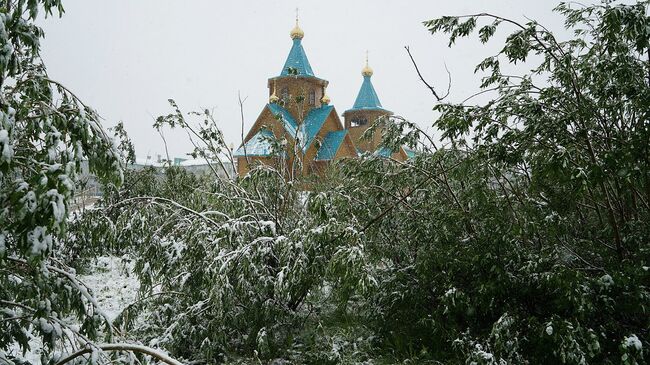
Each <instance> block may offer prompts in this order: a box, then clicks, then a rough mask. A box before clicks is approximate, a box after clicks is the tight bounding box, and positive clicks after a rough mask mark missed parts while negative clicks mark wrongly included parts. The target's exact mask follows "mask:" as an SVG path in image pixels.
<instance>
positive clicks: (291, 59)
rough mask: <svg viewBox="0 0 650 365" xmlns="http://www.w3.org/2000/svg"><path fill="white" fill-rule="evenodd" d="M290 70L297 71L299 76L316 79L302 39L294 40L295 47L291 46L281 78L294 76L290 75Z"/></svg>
mask: <svg viewBox="0 0 650 365" xmlns="http://www.w3.org/2000/svg"><path fill="white" fill-rule="evenodd" d="M289 68H294V69H296V71H297V72H298V75H299V76H312V77H315V75H314V71H313V70H312V69H311V65H310V64H309V60H308V59H307V54H306V53H305V49H304V48H302V41H301V39H300V38H294V39H293V46H291V50H290V51H289V56H288V57H287V60H286V61H285V63H284V67H283V68H282V72H281V73H280V76H294V75H293V74H290V73H289Z"/></svg>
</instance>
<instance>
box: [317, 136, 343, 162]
mask: <svg viewBox="0 0 650 365" xmlns="http://www.w3.org/2000/svg"><path fill="white" fill-rule="evenodd" d="M347 133H348V131H347V130H345V129H343V130H340V131H332V132H329V133H327V135H326V136H325V138H323V142H322V143H321V146H320V148H319V149H318V152H317V153H316V158H315V160H316V161H329V160H332V159H334V156H336V152H338V150H339V148H340V147H341V144H342V143H343V140H344V139H345V135H346V134H347Z"/></svg>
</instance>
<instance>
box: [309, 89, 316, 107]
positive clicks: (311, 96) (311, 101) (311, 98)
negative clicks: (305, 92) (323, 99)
mask: <svg viewBox="0 0 650 365" xmlns="http://www.w3.org/2000/svg"><path fill="white" fill-rule="evenodd" d="M309 105H310V106H314V105H316V90H311V91H310V92H309Z"/></svg>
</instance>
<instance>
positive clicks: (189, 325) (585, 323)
mask: <svg viewBox="0 0 650 365" xmlns="http://www.w3.org/2000/svg"><path fill="white" fill-rule="evenodd" d="M647 6H648V2H640V3H638V4H636V5H613V4H610V3H604V4H603V5H597V6H590V7H579V8H578V9H577V10H574V9H571V8H570V7H569V6H568V5H564V4H563V5H560V6H559V7H558V8H557V10H558V11H559V12H560V13H562V14H564V15H565V17H566V19H567V26H568V27H570V28H571V29H572V30H574V31H575V32H576V33H575V34H576V36H575V38H574V39H570V40H567V41H560V40H558V39H556V38H555V37H554V35H553V34H552V33H550V32H549V31H548V30H547V29H545V28H543V27H542V26H540V25H539V24H537V23H535V22H533V21H530V22H528V23H525V24H520V23H517V22H515V21H511V20H508V19H503V18H499V17H496V16H492V15H489V14H480V15H475V16H467V17H443V18H440V19H436V20H432V21H429V22H426V23H425V25H426V26H427V27H428V28H429V29H430V30H431V31H432V32H433V33H436V32H446V33H449V34H450V36H451V43H454V42H455V41H457V38H459V37H463V36H467V35H470V34H471V33H472V32H473V31H474V30H475V29H476V27H477V26H479V25H478V23H479V22H482V21H485V20H487V21H488V23H486V24H484V25H481V26H480V27H479V28H478V34H479V37H480V39H481V40H482V41H484V42H486V41H488V39H489V38H490V37H491V36H492V35H493V34H495V32H496V31H497V28H498V27H504V26H507V27H511V28H512V29H514V31H513V33H512V34H510V35H509V36H508V37H507V38H506V41H505V45H504V48H503V49H502V51H501V52H500V53H499V54H497V55H495V56H493V57H489V58H487V59H485V60H484V61H483V62H481V64H480V65H479V66H478V67H477V70H478V71H480V72H485V73H486V76H485V78H484V79H483V87H484V89H485V90H486V92H492V93H493V94H492V97H491V98H490V101H488V102H487V103H484V104H480V105H468V104H451V103H444V102H440V103H438V104H437V105H436V107H435V109H436V110H437V111H438V112H439V113H440V117H439V118H438V119H437V120H436V122H435V124H434V125H435V126H436V127H437V128H438V129H439V130H441V131H442V133H443V136H444V138H443V140H444V142H445V143H446V146H447V147H446V148H444V149H442V148H441V149H437V148H436V146H435V145H434V141H433V140H432V139H431V137H430V136H427V135H425V134H423V133H422V132H421V131H420V130H419V129H418V128H417V126H416V125H415V124H411V123H409V122H406V121H403V120H399V119H395V120H393V121H392V122H391V123H388V124H383V125H382V126H383V127H384V128H386V129H385V131H384V133H385V137H386V139H385V141H384V143H385V144H386V145H387V146H392V147H395V146H399V145H403V144H410V145H411V146H412V147H417V150H418V154H417V156H416V157H415V158H414V159H412V160H410V161H408V162H407V163H399V162H397V161H390V160H385V159H380V158H365V159H360V160H350V161H342V162H340V163H338V164H336V165H334V166H333V168H332V169H331V170H330V171H329V172H328V175H327V178H324V179H318V180H317V181H314V180H309V178H307V181H304V180H302V179H297V180H289V181H288V180H286V179H285V176H286V175H283V174H282V173H278V172H277V171H276V170H274V169H272V168H268V167H260V168H258V169H254V170H253V171H252V172H251V173H250V174H248V175H247V176H246V177H244V178H242V179H239V180H237V181H230V180H221V179H214V178H213V180H210V179H197V178H195V177H192V176H190V175H188V174H185V173H183V172H182V171H179V170H176V169H169V170H168V171H167V172H166V175H165V176H166V177H165V178H164V179H163V180H155V179H143V180H137V181H140V182H142V184H140V183H134V184H129V183H128V182H129V181H130V180H131V179H132V178H133V176H129V175H127V178H126V181H127V184H125V186H126V188H123V190H122V191H121V192H117V193H115V194H116V195H111V196H112V198H111V199H109V200H107V201H106V203H105V204H104V206H103V208H100V209H98V210H96V211H95V212H93V213H92V214H90V215H87V216H84V217H83V218H82V221H80V222H79V223H78V224H79V226H78V227H79V228H80V230H81V231H84V230H87V229H88V228H87V227H89V226H88V225H90V226H92V227H94V229H97V231H101V230H107V231H110V232H112V233H110V234H108V235H106V236H105V237H104V238H105V239H99V240H96V239H90V240H87V241H84V244H83V245H77V246H75V247H83V250H90V249H92V247H97V248H100V249H101V247H106V245H107V244H110V245H114V244H117V245H119V248H120V250H127V251H126V252H129V253H130V254H131V255H133V257H134V258H135V259H136V260H137V265H136V271H137V273H138V275H139V277H140V279H141V282H142V284H143V285H142V287H141V290H142V293H141V299H140V300H139V301H138V302H137V303H134V305H132V306H130V307H129V308H127V310H126V311H125V312H124V313H123V314H122V316H121V317H120V318H119V319H118V321H117V322H116V323H115V325H117V326H118V327H119V328H120V329H122V330H124V332H125V333H130V335H131V336H133V338H134V339H137V340H141V341H147V342H149V343H155V344H157V345H160V346H162V347H164V348H165V349H167V350H168V351H170V352H171V353H172V354H174V355H176V356H178V357H182V358H186V359H192V360H203V361H207V362H213V361H220V360H225V359H228V360H229V361H236V360H233V359H237V358H238V357H244V358H255V360H254V361H258V360H259V359H263V360H265V361H269V360H271V359H275V358H284V359H289V360H290V361H293V362H296V363H303V362H306V363H353V362H363V361H372V362H376V363H381V362H388V363H390V362H397V361H402V360H405V359H411V360H413V361H416V362H418V363H425V362H431V363H436V362H440V363H468V364H497V363H498V364H503V363H512V364H520V363H531V364H538V363H542V364H545V363H548V364H556V363H567V364H583V363H621V362H622V363H628V364H634V363H645V362H646V361H647V359H648V357H649V356H650V351H649V349H650V344H649V343H648V336H649V333H648V328H650V319H649V318H650V316H649V315H648V310H649V304H650V292H649V289H648V283H650V272H649V269H648V266H649V259H650V251H649V250H650V246H649V245H648V242H649V241H648V240H649V238H650V224H649V223H648V222H649V221H650V206H649V202H650V170H649V162H650V161H649V157H648V156H650V153H649V152H650V151H649V149H650V144H649V143H648V141H650V127H649V123H648V120H649V117H650V109H649V108H648V105H650V85H649V83H650V64H649V59H648V52H649V46H648V39H650V34H648V32H649V29H650V20H649V18H648V15H647V14H646V11H647ZM533 55H537V57H532V58H533V59H534V60H537V63H534V62H532V61H530V59H531V56H533ZM521 62H527V63H526V65H527V66H528V67H527V68H528V69H532V71H531V72H530V73H527V74H520V75H506V74H503V73H502V72H501V65H502V64H505V63H521ZM172 106H173V107H174V110H175V112H174V113H173V114H170V115H169V116H166V117H162V118H159V120H158V123H157V125H158V126H160V125H163V124H169V125H172V126H177V127H183V128H191V124H190V123H188V122H187V121H185V114H183V113H181V112H180V110H179V108H178V106H176V105H175V104H173V103H172ZM200 115H202V116H203V117H204V118H205V121H204V123H203V124H201V127H199V129H197V130H192V132H193V133H194V135H196V136H200V138H201V140H202V142H203V143H204V144H203V145H204V147H201V148H197V151H195V154H196V155H197V156H204V157H210V158H212V157H214V156H219V155H222V154H223V153H224V152H228V151H227V149H226V147H225V143H224V141H223V137H222V136H221V134H220V133H219V132H218V131H215V130H214V128H215V127H214V123H213V121H212V120H211V117H210V116H209V113H205V114H200ZM378 129H379V127H377V130H378ZM416 144H417V146H416ZM279 145H282V144H281V143H279ZM285 168H287V167H286V166H285ZM134 176H137V174H136V175H134ZM290 176H292V174H290ZM306 186H308V187H310V191H306V190H305V189H304V187H306ZM84 227H85V228H84ZM118 232H119V233H118ZM97 237H99V236H97ZM97 237H96V238H97ZM107 241H111V242H112V243H111V242H107ZM117 241H119V243H118V242H117ZM80 252H81V251H80ZM120 252H121V251H120ZM239 360H240V361H246V360H242V359H239Z"/></svg>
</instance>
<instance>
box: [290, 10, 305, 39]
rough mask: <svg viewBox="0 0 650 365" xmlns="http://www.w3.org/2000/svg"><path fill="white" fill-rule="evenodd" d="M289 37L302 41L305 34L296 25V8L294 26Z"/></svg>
mask: <svg viewBox="0 0 650 365" xmlns="http://www.w3.org/2000/svg"><path fill="white" fill-rule="evenodd" d="M289 35H290V36H291V39H302V38H303V37H304V36H305V32H303V31H302V29H300V26H299V25H298V8H296V26H295V27H293V29H291V32H290V33H289Z"/></svg>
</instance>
